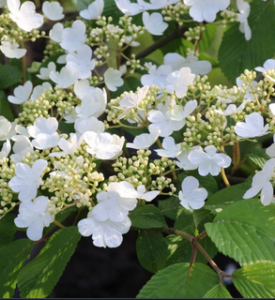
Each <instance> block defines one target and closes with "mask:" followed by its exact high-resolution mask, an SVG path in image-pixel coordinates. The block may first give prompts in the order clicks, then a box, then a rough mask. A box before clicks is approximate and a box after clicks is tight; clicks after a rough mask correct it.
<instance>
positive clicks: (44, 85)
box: [31, 82, 52, 101]
mask: <svg viewBox="0 0 275 300" xmlns="http://www.w3.org/2000/svg"><path fill="white" fill-rule="evenodd" d="M50 89H52V86H51V84H50V83H48V82H43V83H42V85H37V86H36V87H35V88H34V89H33V92H32V94H31V100H32V101H34V100H36V99H38V98H39V97H40V95H41V94H42V93H43V92H44V91H46V90H50Z"/></svg>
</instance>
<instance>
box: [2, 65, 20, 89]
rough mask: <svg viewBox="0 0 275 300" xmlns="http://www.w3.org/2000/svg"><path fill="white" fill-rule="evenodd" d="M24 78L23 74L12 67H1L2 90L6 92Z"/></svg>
mask: <svg viewBox="0 0 275 300" xmlns="http://www.w3.org/2000/svg"><path fill="white" fill-rule="evenodd" d="M21 78H22V72H21V71H19V70H18V69H17V68H16V67H13V66H10V65H4V66H0V90H4V89H6V88H8V87H10V86H13V85H14V84H16V83H18V82H19V81H20V80H21Z"/></svg>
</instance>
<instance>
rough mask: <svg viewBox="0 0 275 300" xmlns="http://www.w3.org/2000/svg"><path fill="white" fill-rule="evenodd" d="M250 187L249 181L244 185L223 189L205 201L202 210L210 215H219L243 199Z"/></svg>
mask: <svg viewBox="0 0 275 300" xmlns="http://www.w3.org/2000/svg"><path fill="white" fill-rule="evenodd" d="M250 187H251V182H250V180H247V181H246V182H244V183H240V184H236V185H232V186H230V187H228V188H224V189H222V190H220V191H218V192H217V193H215V194H214V195H212V196H210V197H209V198H208V199H207V202H206V204H205V206H204V209H208V210H210V211H211V212H212V213H215V214H216V213H219V212H221V211H222V210H223V209H225V208H226V207H228V206H229V205H232V204H233V203H235V202H236V201H238V200H240V199H242V198H243V195H244V194H245V192H246V191H247V190H248V189H249V188H250Z"/></svg>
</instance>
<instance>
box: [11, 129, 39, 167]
mask: <svg viewBox="0 0 275 300" xmlns="http://www.w3.org/2000/svg"><path fill="white" fill-rule="evenodd" d="M12 140H13V141H14V142H15V143H14V145H13V147H12V150H13V152H14V154H12V155H11V156H10V158H11V159H13V160H14V164H17V163H19V162H21V158H22V157H24V156H25V155H26V154H27V153H29V152H34V150H33V146H32V143H31V142H30V140H29V138H28V137H26V136H24V135H15V136H14V137H13V138H12Z"/></svg>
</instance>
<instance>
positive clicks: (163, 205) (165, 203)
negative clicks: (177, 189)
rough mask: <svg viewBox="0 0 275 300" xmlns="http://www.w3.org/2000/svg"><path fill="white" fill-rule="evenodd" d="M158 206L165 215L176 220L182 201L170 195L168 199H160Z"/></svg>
mask: <svg viewBox="0 0 275 300" xmlns="http://www.w3.org/2000/svg"><path fill="white" fill-rule="evenodd" d="M158 208H159V210H160V212H161V213H162V214H163V215H164V216H165V217H167V218H169V219H172V220H175V219H176V218H177V214H178V212H179V210H180V209H181V208H182V206H181V205H180V201H179V199H178V198H176V197H169V198H168V199H166V200H159V201H158Z"/></svg>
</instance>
